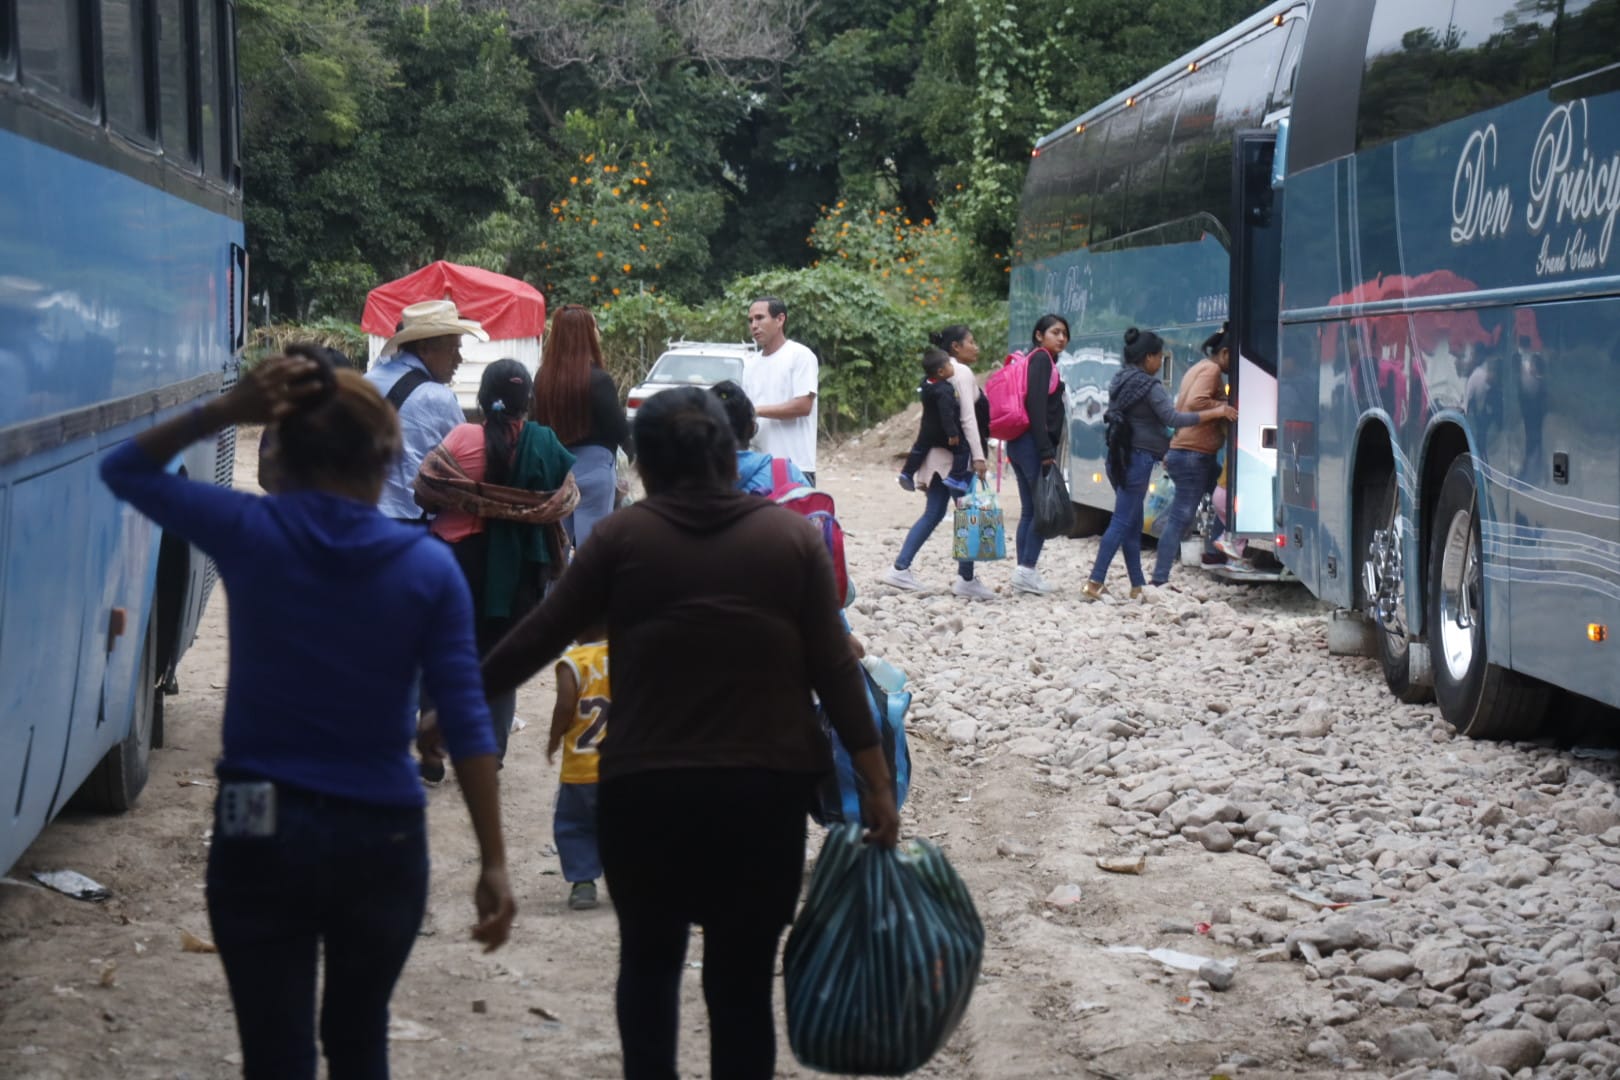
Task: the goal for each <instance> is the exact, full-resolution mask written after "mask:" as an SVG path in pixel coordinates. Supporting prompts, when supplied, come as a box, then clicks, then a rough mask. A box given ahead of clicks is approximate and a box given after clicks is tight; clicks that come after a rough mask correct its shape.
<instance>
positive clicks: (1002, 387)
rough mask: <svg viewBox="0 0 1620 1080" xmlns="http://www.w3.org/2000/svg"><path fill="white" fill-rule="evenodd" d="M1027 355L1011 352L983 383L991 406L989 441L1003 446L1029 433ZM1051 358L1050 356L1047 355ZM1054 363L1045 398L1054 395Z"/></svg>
mask: <svg viewBox="0 0 1620 1080" xmlns="http://www.w3.org/2000/svg"><path fill="white" fill-rule="evenodd" d="M1031 352H1034V350H1033V349H1031V350H1030V351H1029V352H1024V351H1022V350H1020V351H1018V352H1010V353H1008V354H1007V358H1006V359H1005V360H1003V361H1002V362H1001V367H1000V368H998V369H997V370H995V371H993V372H991V373H990V377H989V378H988V379H986V380H985V381H984V396H985V399H986V400H987V401H989V402H990V437H991V438H992V439H1000V440H1001V441H1002V442H1006V441H1008V440H1009V439H1016V438H1018V436H1020V435H1022V434H1023V433H1024V432H1026V431H1028V430H1029V410H1028V409H1026V408H1025V407H1024V395H1025V393H1026V392H1027V391H1028V389H1029V357H1030V353H1031ZM1048 355H1050V354H1048ZM1057 388H1058V369H1057V361H1055V360H1054V361H1053V362H1052V385H1050V386H1048V387H1047V388H1046V392H1047V393H1048V394H1055V393H1057Z"/></svg>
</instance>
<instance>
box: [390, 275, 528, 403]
mask: <svg viewBox="0 0 1620 1080" xmlns="http://www.w3.org/2000/svg"><path fill="white" fill-rule="evenodd" d="M424 300H454V301H455V304H456V308H457V309H458V310H459V311H460V312H461V314H462V316H463V317H464V318H468V319H477V320H478V321H479V322H480V323H482V324H483V326H484V330H485V331H486V332H487V333H488V334H489V341H487V342H480V341H476V340H474V339H473V338H471V337H467V338H463V339H462V345H461V357H462V363H461V366H460V367H459V368H457V369H456V375H455V381H454V383H453V384H452V388H453V389H454V390H455V392H456V399H457V400H458V401H460V402H461V406H462V408H464V409H467V410H469V411H470V410H472V409H474V408H476V407H477V402H478V383H479V380H480V379H481V378H482V377H483V372H484V368H485V367H487V366H488V365H489V364H490V362H491V361H494V360H499V359H501V358H503V357H511V358H513V359H515V360H517V361H519V362H520V363H522V364H523V366H524V367H526V368H528V369H529V372H530V374H533V373H534V372H536V371H538V370H539V369H540V336H541V334H542V333H544V331H545V328H546V298H545V297H544V296H541V295H540V290H538V289H536V288H535V287H534V286H533V285H530V284H528V283H527V282H523V281H519V280H518V279H517V278H510V277H507V276H506V275H505V274H497V273H495V272H494V271H493V270H481V269H479V268H478V267H476V266H458V265H457V264H455V263H451V262H442V261H441V262H435V263H429V264H428V265H426V266H424V267H422V269H420V270H418V271H416V272H415V273H414V274H407V275H406V276H405V277H402V278H400V279H399V280H398V281H390V282H389V283H388V284H386V285H379V286H377V287H376V288H375V289H372V290H371V293H370V294H369V295H368V296H367V297H366V310H365V313H364V314H363V315H362V316H361V317H360V328H361V329H362V330H364V331H365V332H366V334H367V336H368V338H369V341H370V346H371V350H370V351H371V360H372V362H375V361H376V360H377V355H378V354H379V353H380V352H382V347H383V345H384V344H385V343H386V342H387V340H388V339H389V338H391V337H393V336H394V327H396V326H398V325H399V318H400V313H401V312H403V311H404V310H405V309H406V308H407V307H409V306H410V305H412V304H420V303H421V302H422V301H424Z"/></svg>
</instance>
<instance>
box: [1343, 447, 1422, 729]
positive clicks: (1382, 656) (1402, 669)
mask: <svg viewBox="0 0 1620 1080" xmlns="http://www.w3.org/2000/svg"><path fill="white" fill-rule="evenodd" d="M1397 491H1398V488H1397V484H1396V480H1395V474H1394V473H1393V472H1391V473H1388V474H1386V475H1380V476H1375V477H1373V478H1371V479H1370V480H1368V481H1367V482H1365V483H1363V484H1361V485H1360V486H1359V490H1358V494H1357V498H1356V511H1355V512H1356V537H1355V544H1356V557H1357V558H1358V559H1359V560H1361V562H1362V563H1363V564H1365V563H1366V562H1367V561H1368V560H1369V558H1370V550H1371V547H1372V538H1373V533H1374V532H1375V531H1376V530H1377V529H1379V528H1382V529H1384V530H1386V531H1387V530H1389V529H1391V528H1393V527H1394V524H1395V523H1394V520H1393V518H1394V516H1395V515H1397V514H1399V513H1400V504H1399V503H1398V502H1397V501H1396V493H1397ZM1356 591H1357V593H1358V594H1359V596H1360V600H1361V610H1363V611H1366V612H1368V614H1369V615H1371V614H1372V604H1373V597H1372V596H1371V595H1370V594H1369V593H1368V591H1367V587H1366V575H1365V574H1363V573H1361V572H1359V571H1358V572H1357V574H1356ZM1372 622H1373V629H1374V633H1375V635H1376V636H1377V639H1378V651H1377V652H1376V653H1375V654H1374V655H1376V656H1377V657H1378V666H1379V668H1380V669H1381V670H1382V671H1383V673H1384V685H1385V686H1387V687H1389V692H1390V693H1391V694H1394V695H1395V698H1396V700H1398V701H1401V702H1404V703H1405V704H1407V705H1422V704H1424V703H1426V702H1430V701H1433V700H1434V677H1433V673H1432V671H1431V670H1430V666H1429V657H1428V652H1427V650H1426V649H1425V648H1424V647H1423V645H1422V644H1420V643H1418V642H1414V641H1413V640H1412V639H1411V635H1410V634H1392V633H1390V632H1389V631H1388V630H1386V629H1384V628H1383V626H1381V625H1379V623H1378V620H1377V619H1376V617H1375V618H1373V619H1372Z"/></svg>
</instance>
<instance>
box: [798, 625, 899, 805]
mask: <svg viewBox="0 0 1620 1080" xmlns="http://www.w3.org/2000/svg"><path fill="white" fill-rule="evenodd" d="M861 669H862V671H863V672H864V673H865V676H866V701H867V704H868V705H869V706H870V707H871V709H872V723H873V724H875V725H876V726H877V730H878V743H879V745H881V746H882V747H883V756H884V758H886V759H887V761H888V763H889V775H890V777H891V778H892V779H893V780H894V804H895V806H897V807H898V806H904V805H905V802H906V791H907V790H908V789H909V788H910V787H911V750H910V749H909V747H907V745H906V710H907V709H909V708H911V692H910V691H909V690H907V689H906V676H905V673H904V672H903V671H901V670H900V669H899V668H897V667H895V666H894V665H893V664H889V663H887V662H885V661H883V660H878V659H876V658H875V657H867V659H866V660H865V661H863V662H862V665H861ZM821 725H822V728H823V730H825V731H826V733H827V739H828V741H830V742H831V743H832V754H833V769H832V772H830V773H828V774H827V776H826V778H825V779H823V780H822V782H821V784H820V786H819V787H817V789H816V797H815V802H814V803H812V804H811V807H810V816H811V817H813V818H815V819H816V821H817V822H818V823H819V824H822V825H840V824H843V823H845V822H859V821H860V820H861V782H860V778H859V775H858V774H857V773H856V771H855V763H854V762H853V761H851V760H850V756H849V751H848V750H846V749H844V744H843V741H842V740H840V739H839V738H838V733H837V732H836V731H834V730H833V728H832V725H831V724H830V723H828V722H827V718H826V716H825V715H823V716H822V718H821Z"/></svg>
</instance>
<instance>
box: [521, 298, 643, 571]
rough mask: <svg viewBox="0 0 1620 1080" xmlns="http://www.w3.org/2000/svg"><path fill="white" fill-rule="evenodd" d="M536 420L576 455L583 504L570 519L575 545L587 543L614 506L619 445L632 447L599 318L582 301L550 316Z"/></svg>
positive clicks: (576, 476) (533, 414)
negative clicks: (604, 351) (604, 354)
mask: <svg viewBox="0 0 1620 1080" xmlns="http://www.w3.org/2000/svg"><path fill="white" fill-rule="evenodd" d="M530 415H531V417H532V419H533V420H534V422H535V423H537V424H540V425H542V426H544V427H548V428H550V429H551V430H552V431H554V432H556V433H557V438H559V439H561V440H562V444H563V445H564V446H565V447H567V448H568V452H569V453H571V454H573V455H574V459H575V460H574V480H575V482H576V483H578V485H579V508H578V509H576V510H575V511H574V513H573V515H572V516H571V517H570V518H569V519H568V521H567V528H568V535H569V536H570V537H572V538H573V541H574V546H575V547H584V546H585V541H586V540H587V539H589V538H590V535H591V530H592V529H594V528H595V527H596V523H597V522H598V521H600V520H602V519H603V518H605V517H607V515H608V514H610V513H612V511H613V497H614V493H615V491H616V489H617V483H618V476H617V469H616V467H615V464H614V462H615V459H616V457H617V454H618V450H619V447H621V446H623V447H625V448H626V451H627V452H628V450H629V443H630V425H629V424H628V423H627V422H626V421H625V418H624V406H623V405H622V404H621V403H620V402H619V388H618V387H617V386H615V385H614V383H613V376H611V375H609V374H608V373H607V369H606V368H605V367H604V366H603V364H602V336H601V334H600V333H599V332H598V331H597V329H596V318H595V317H594V316H593V315H592V314H591V313H590V310H589V309H587V308H585V307H583V306H582V305H580V304H564V305H563V306H562V307H560V308H558V309H557V310H556V312H555V313H553V314H552V316H551V332H550V333H548V334H547V335H546V343H545V347H544V348H543V349H542V351H541V354H540V373H539V374H538V375H537V376H535V380H534V409H533V411H532V412H531V414H530Z"/></svg>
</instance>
